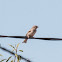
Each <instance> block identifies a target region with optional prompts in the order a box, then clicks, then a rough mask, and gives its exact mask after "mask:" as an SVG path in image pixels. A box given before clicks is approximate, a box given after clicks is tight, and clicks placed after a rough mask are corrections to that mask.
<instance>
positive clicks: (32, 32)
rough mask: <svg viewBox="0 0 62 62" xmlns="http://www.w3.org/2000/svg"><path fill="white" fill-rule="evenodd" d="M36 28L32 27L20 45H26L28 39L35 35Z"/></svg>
mask: <svg viewBox="0 0 62 62" xmlns="http://www.w3.org/2000/svg"><path fill="white" fill-rule="evenodd" d="M37 28H38V26H36V25H35V26H33V27H32V28H31V29H30V30H29V31H28V32H27V34H26V37H27V38H26V39H25V40H24V41H23V42H22V43H27V40H28V38H31V37H33V36H34V34H35V33H36V29H37Z"/></svg>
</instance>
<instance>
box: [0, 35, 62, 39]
mask: <svg viewBox="0 0 62 62" xmlns="http://www.w3.org/2000/svg"><path fill="white" fill-rule="evenodd" d="M0 37H1V38H2V37H3V38H4V37H8V38H20V39H21V38H22V39H25V38H27V37H26V36H5V35H0ZM29 39H40V40H62V38H33V37H32V38H29Z"/></svg>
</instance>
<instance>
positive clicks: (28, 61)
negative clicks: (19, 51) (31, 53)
mask: <svg viewBox="0 0 62 62" xmlns="http://www.w3.org/2000/svg"><path fill="white" fill-rule="evenodd" d="M0 49H2V50H4V51H6V52H8V53H10V54H12V55H14V56H15V53H14V52H12V51H10V50H8V49H6V48H4V47H1V45H0ZM18 57H20V58H21V59H23V60H25V61H27V62H31V61H30V60H28V59H26V58H24V57H23V56H20V55H18Z"/></svg>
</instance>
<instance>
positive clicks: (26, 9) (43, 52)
mask: <svg viewBox="0 0 62 62" xmlns="http://www.w3.org/2000/svg"><path fill="white" fill-rule="evenodd" d="M33 25H38V26H39V28H38V29H37V33H36V34H35V36H34V37H54V38H56V37H57V38H62V0H0V35H16V36H17V35H20V36H25V35H26V33H27V31H28V30H29V29H30V28H31V27H32V26H33ZM23 40H24V39H13V38H12V39H11V38H0V44H1V46H3V47H5V48H7V49H10V50H12V48H11V47H10V46H9V45H8V44H11V45H13V46H15V44H18V43H20V45H19V49H22V50H23V51H24V52H23V53H20V52H19V54H21V55H22V56H24V57H26V58H29V59H31V60H32V62H62V42H61V41H57V42H56V41H46V40H35V39H29V40H28V42H27V43H26V44H22V41H23ZM0 54H2V55H4V58H8V57H9V56H10V54H9V53H6V52H4V51H2V50H0ZM0 58H1V57H0ZM22 62H23V61H22Z"/></svg>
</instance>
